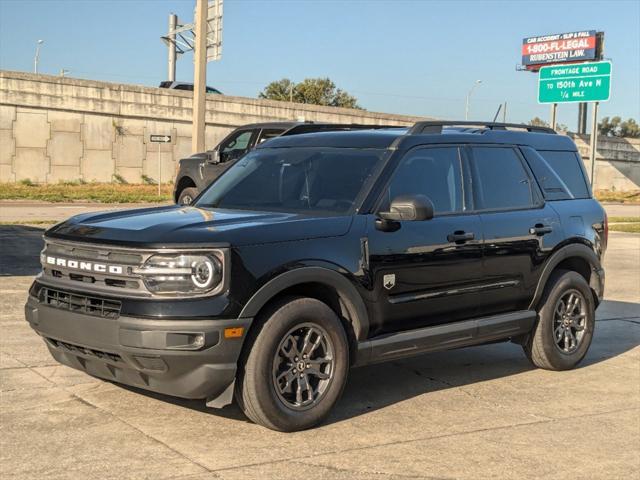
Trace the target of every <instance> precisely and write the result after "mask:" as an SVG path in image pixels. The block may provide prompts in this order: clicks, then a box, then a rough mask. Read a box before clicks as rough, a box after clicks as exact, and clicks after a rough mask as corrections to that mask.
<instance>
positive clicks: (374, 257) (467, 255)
mask: <svg viewBox="0 0 640 480" xmlns="http://www.w3.org/2000/svg"><path fill="white" fill-rule="evenodd" d="M465 170H466V164H465V161H464V159H463V157H462V153H461V150H460V149H459V148H458V147H455V146H452V147H434V148H430V147H419V148H416V149H413V150H411V151H409V152H408V153H407V154H406V155H405V156H404V158H403V159H402V160H401V161H400V163H399V165H398V167H397V169H396V171H395V173H394V175H393V177H392V180H391V182H390V184H389V186H388V188H387V189H386V190H385V194H384V198H383V199H382V200H381V204H380V206H379V207H378V208H377V211H385V210H387V209H388V207H389V204H390V202H391V199H393V198H395V197H397V196H400V195H406V194H414V195H415V194H423V195H426V196H427V197H429V198H430V199H431V201H432V202H433V204H434V207H435V216H434V218H433V219H431V220H425V221H418V222H400V228H399V229H398V230H397V231H394V232H383V231H380V230H377V229H376V227H375V221H376V218H377V217H376V216H375V215H370V216H369V218H368V225H367V227H368V228H367V236H368V249H369V278H370V282H371V285H370V289H371V298H370V302H369V308H370V312H371V315H370V319H371V323H372V324H371V326H370V328H371V333H372V334H373V335H376V334H380V333H385V332H393V331H400V330H406V329H411V328H419V327H424V326H429V325H434V324H439V323H446V322H451V321H457V320H463V319H467V318H472V317H475V316H476V308H477V303H478V300H479V296H480V295H481V286H482V282H483V279H482V228H481V223H480V218H479V216H478V215H476V214H473V213H470V212H469V211H468V208H467V199H466V197H465V195H467V193H466V192H467V191H468V186H467V185H466V184H467V183H468V182H467V176H466V175H465V174H464V173H463V172H464V171H465Z"/></svg>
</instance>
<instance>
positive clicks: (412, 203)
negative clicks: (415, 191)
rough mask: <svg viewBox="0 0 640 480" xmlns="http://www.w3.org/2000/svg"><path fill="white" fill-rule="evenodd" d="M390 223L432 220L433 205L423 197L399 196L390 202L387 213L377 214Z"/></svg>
mask: <svg viewBox="0 0 640 480" xmlns="http://www.w3.org/2000/svg"><path fill="white" fill-rule="evenodd" d="M378 215H379V216H380V218H382V219H383V220H388V221H392V222H400V221H403V222H419V221H422V220H431V219H432V218H433V203H432V202H431V200H429V198H428V197H426V196H425V195H401V196H399V197H396V198H394V199H393V201H392V202H391V206H390V207H389V211H388V212H380V213H379V214H378Z"/></svg>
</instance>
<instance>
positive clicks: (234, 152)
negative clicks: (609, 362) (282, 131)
mask: <svg viewBox="0 0 640 480" xmlns="http://www.w3.org/2000/svg"><path fill="white" fill-rule="evenodd" d="M257 135H258V130H257V129H250V130H238V131H236V132H233V133H232V134H231V135H229V136H228V137H227V138H225V139H224V140H223V141H222V142H221V143H220V145H219V146H218V152H219V155H220V157H219V158H220V162H219V163H211V162H204V163H203V164H202V176H203V179H204V185H205V186H207V185H209V184H210V183H211V182H213V181H214V180H215V179H216V178H218V177H219V176H220V174H221V173H222V172H223V171H225V170H226V169H227V168H229V166H231V165H232V164H233V163H234V162H235V161H236V160H238V159H239V158H240V157H242V156H243V155H244V154H245V153H247V152H248V151H249V150H251V148H252V147H253V144H254V143H255V137H257Z"/></svg>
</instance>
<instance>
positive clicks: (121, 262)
mask: <svg viewBox="0 0 640 480" xmlns="http://www.w3.org/2000/svg"><path fill="white" fill-rule="evenodd" d="M152 254H153V251H150V250H139V249H126V248H122V247H116V246H108V245H98V244H85V243H78V242H68V241H63V240H57V239H46V240H45V248H44V250H43V251H42V253H41V259H40V261H41V263H42V278H41V280H42V282H43V283H45V284H49V285H51V286H52V287H54V288H55V287H60V288H62V289H70V290H76V289H79V290H82V291H86V292H88V293H90V294H98V295H101V294H110V293H111V294H114V295H115V296H118V297H150V296H151V294H150V292H149V291H148V290H147V289H146V288H145V287H144V283H143V281H142V278H141V276H140V275H139V274H136V273H133V270H134V269H136V268H139V267H141V266H142V265H144V263H145V261H146V260H147V259H148V258H149V257H150V256H151V255H152ZM67 262H69V263H70V264H71V265H70V264H68V263H67ZM96 265H100V266H101V269H96V268H93V267H94V266H96Z"/></svg>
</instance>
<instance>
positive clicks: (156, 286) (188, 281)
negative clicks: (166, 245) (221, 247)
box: [135, 252, 224, 295]
mask: <svg viewBox="0 0 640 480" xmlns="http://www.w3.org/2000/svg"><path fill="white" fill-rule="evenodd" d="M223 264H224V256H223V255H222V253H221V252H215V253H210V254H209V253H208V254H206V255H205V254H191V253H188V254H173V255H168V254H159V255H153V256H152V257H150V258H149V259H148V260H147V261H146V262H145V264H144V265H143V266H142V268H139V269H136V270H135V273H138V274H140V275H142V278H143V280H144V284H145V285H146V287H147V289H148V290H149V291H150V292H152V293H155V294H158V295H163V294H172V293H180V294H191V295H199V294H204V293H210V292H213V291H214V290H216V289H219V288H221V287H222V282H223V271H224V265H223Z"/></svg>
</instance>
